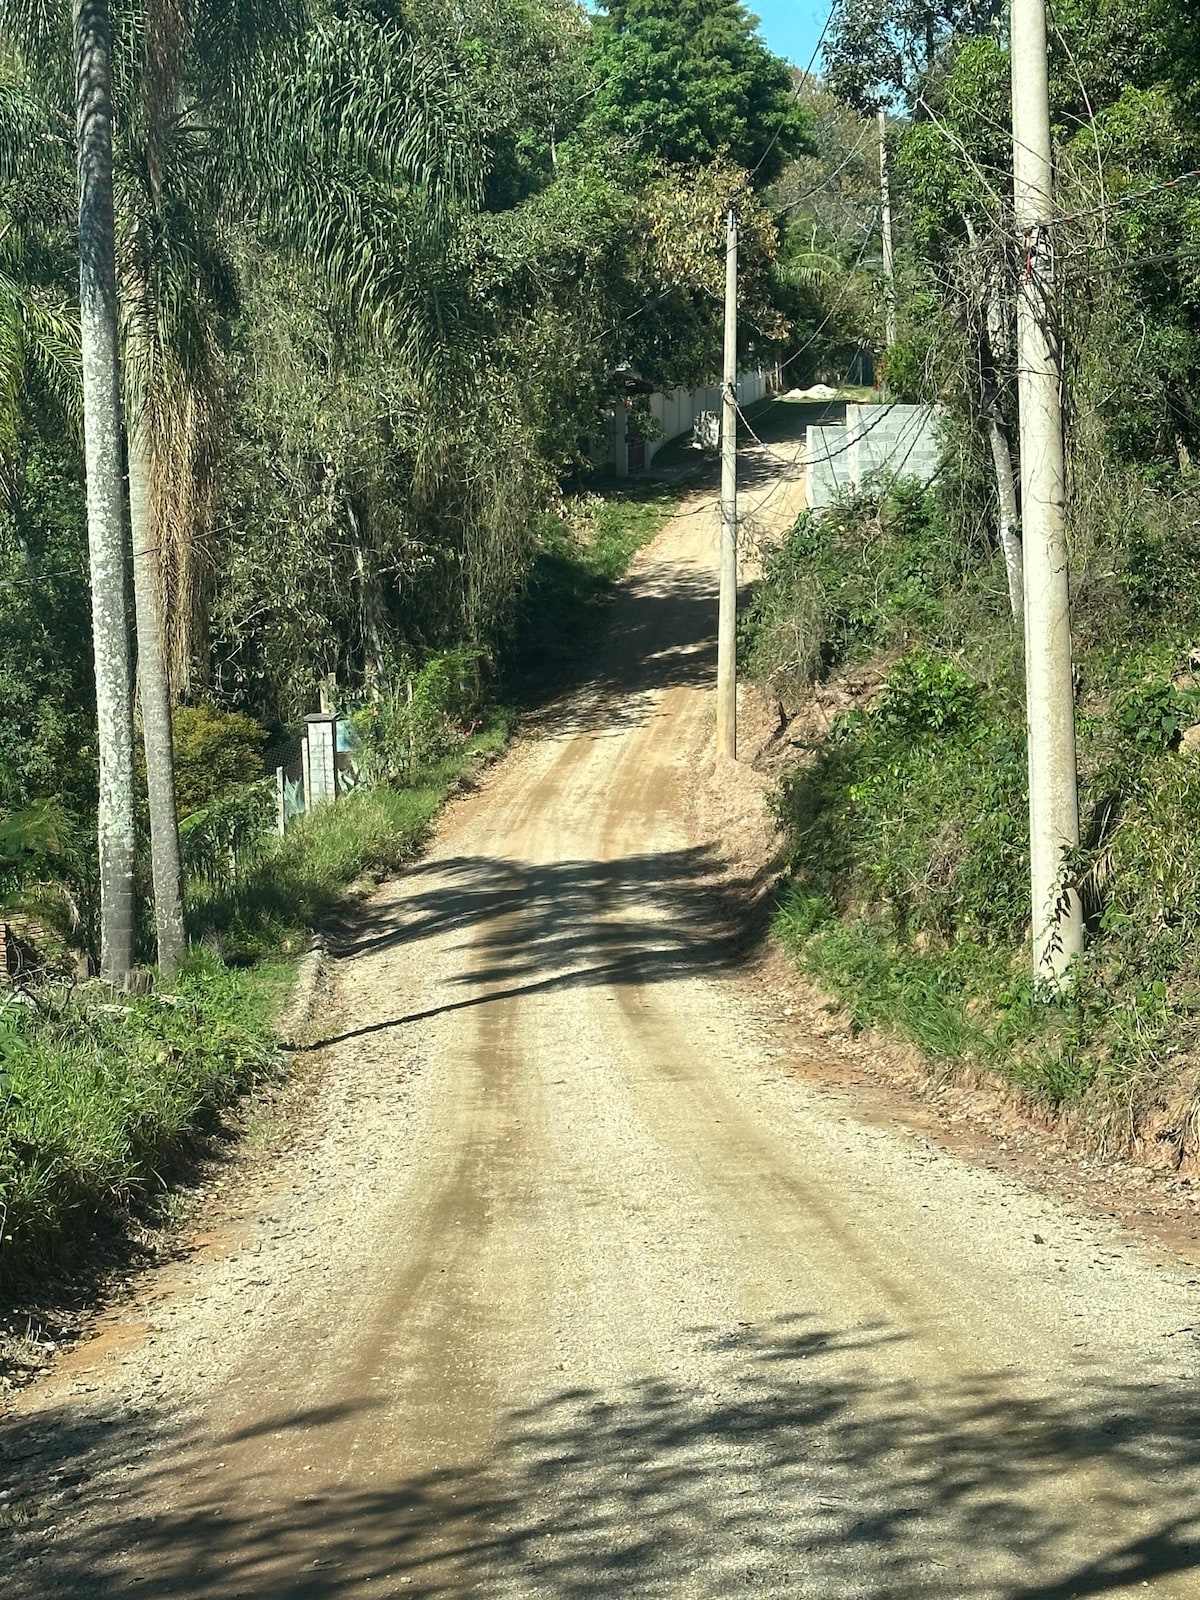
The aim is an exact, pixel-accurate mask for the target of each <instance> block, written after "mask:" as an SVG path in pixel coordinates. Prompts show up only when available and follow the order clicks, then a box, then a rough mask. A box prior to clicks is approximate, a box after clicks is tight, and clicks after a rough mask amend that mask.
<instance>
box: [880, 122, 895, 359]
mask: <svg viewBox="0 0 1200 1600" xmlns="http://www.w3.org/2000/svg"><path fill="white" fill-rule="evenodd" d="M877 116H878V122H879V203H880V208H881V211H882V216H883V303H884V315H885V317H886V318H887V322H886V331H887V344H888V349H889V350H890V349H891V348H892V346H893V345H894V344H895V343H896V338H897V333H896V257H895V254H894V252H893V249H892V181H891V175H890V173H889V172H888V148H887V112H886V111H885V110H884V109H883V107H882V106H880V108H879V111H878V113H877Z"/></svg>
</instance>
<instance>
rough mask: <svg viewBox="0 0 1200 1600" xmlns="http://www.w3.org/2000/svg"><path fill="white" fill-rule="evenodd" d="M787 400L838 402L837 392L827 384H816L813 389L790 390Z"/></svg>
mask: <svg viewBox="0 0 1200 1600" xmlns="http://www.w3.org/2000/svg"><path fill="white" fill-rule="evenodd" d="M783 398H784V399H785V400H836V399H837V390H836V389H831V388H830V387H829V385H828V384H827V383H814V384H813V386H812V388H811V389H789V390H788V392H787V394H785V395H784V397H783Z"/></svg>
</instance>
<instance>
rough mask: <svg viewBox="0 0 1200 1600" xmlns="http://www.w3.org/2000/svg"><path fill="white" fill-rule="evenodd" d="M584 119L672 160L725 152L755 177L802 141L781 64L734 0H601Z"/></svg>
mask: <svg viewBox="0 0 1200 1600" xmlns="http://www.w3.org/2000/svg"><path fill="white" fill-rule="evenodd" d="M593 71H594V73H595V76H596V81H597V88H596V91H595V98H594V106H593V110H592V112H591V115H590V117H589V119H588V127H589V129H594V130H596V131H598V132H603V133H607V134H610V135H612V136H614V137H615V138H616V139H618V140H620V141H621V142H622V143H623V144H625V145H626V146H627V147H630V146H631V147H633V148H635V149H639V150H641V151H642V153H643V154H645V155H650V156H657V157H660V158H661V159H663V160H665V161H667V162H670V163H672V164H680V165H684V164H687V163H692V162H702V163H704V162H711V161H714V160H715V159H716V158H717V156H718V155H720V154H722V153H725V154H727V155H729V156H730V157H731V158H732V160H733V161H735V162H736V163H737V164H738V165H739V166H742V167H745V168H747V169H748V170H749V171H751V172H752V173H754V174H755V178H756V181H758V182H759V183H760V184H766V183H770V182H771V181H772V179H774V178H776V177H777V176H778V175H779V173H780V172H782V170H783V168H784V166H785V164H786V162H787V160H788V158H789V157H790V156H792V155H796V154H798V153H799V152H800V151H801V150H803V149H805V148H806V147H807V145H808V142H809V123H808V119H807V117H806V116H805V114H804V113H803V112H802V111H801V110H800V109H799V107H798V106H797V104H796V101H795V98H794V97H793V95H792V92H791V79H790V75H789V72H788V68H787V64H786V62H784V61H781V60H780V59H779V58H778V57H777V56H773V55H771V53H770V52H769V51H768V50H767V48H766V46H765V45H764V44H763V42H762V40H761V39H760V38H759V37H758V35H757V32H756V29H755V21H754V19H753V18H752V17H751V16H750V15H749V13H748V12H747V11H746V10H745V9H744V7H743V6H742V5H741V4H740V3H739V0H605V4H604V11H603V15H602V16H601V18H600V20H599V21H598V22H597V24H596V27H595V46H594V53H593Z"/></svg>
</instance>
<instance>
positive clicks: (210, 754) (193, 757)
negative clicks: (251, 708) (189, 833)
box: [171, 704, 266, 817]
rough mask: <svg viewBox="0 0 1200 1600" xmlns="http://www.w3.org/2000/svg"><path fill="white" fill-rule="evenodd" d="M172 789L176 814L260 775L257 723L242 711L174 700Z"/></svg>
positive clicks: (260, 746)
mask: <svg viewBox="0 0 1200 1600" xmlns="http://www.w3.org/2000/svg"><path fill="white" fill-rule="evenodd" d="M171 720H172V725H173V728H174V733H175V795H176V800H177V802H178V805H179V814H180V816H181V817H186V816H189V815H190V814H191V813H192V812H194V811H199V810H201V809H203V808H205V807H208V806H211V805H212V803H213V802H214V801H215V800H216V799H217V798H218V797H219V796H223V795H224V794H225V793H226V791H227V790H229V789H232V788H235V787H237V786H239V785H245V784H249V783H253V782H254V781H255V780H256V779H258V778H261V777H262V775H263V762H262V755H263V746H264V745H265V743H266V733H265V731H264V729H263V727H262V725H261V724H260V723H258V722H256V721H255V720H254V718H253V717H251V716H248V715H247V714H246V713H245V712H244V711H222V710H220V709H219V708H218V707H216V706H212V705H204V704H201V705H197V706H176V707H175V710H174V712H173V713H172V718H171Z"/></svg>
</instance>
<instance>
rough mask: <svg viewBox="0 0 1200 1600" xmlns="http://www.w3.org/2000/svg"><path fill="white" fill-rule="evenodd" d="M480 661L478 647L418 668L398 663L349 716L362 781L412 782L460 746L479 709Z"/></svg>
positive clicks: (445, 654)
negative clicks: (381, 685) (371, 696)
mask: <svg viewBox="0 0 1200 1600" xmlns="http://www.w3.org/2000/svg"><path fill="white" fill-rule="evenodd" d="M482 660H483V658H482V656H481V654H480V652H479V651H478V650H466V649H460V650H449V651H444V652H443V653H442V654H440V655H436V656H432V657H431V658H430V659H429V660H428V661H426V662H425V664H424V665H423V666H421V667H416V666H414V665H413V663H412V662H411V661H401V662H399V663H397V665H396V667H395V668H394V669H393V671H392V672H391V673H390V674H389V676H388V683H387V686H386V687H385V688H384V689H383V690H382V692H381V693H380V694H379V695H378V697H377V698H375V699H373V700H371V701H370V702H368V704H366V705H364V706H363V707H362V709H361V710H359V711H358V712H356V713H355V716H354V719H353V726H354V730H355V733H356V734H357V736H358V747H357V751H356V754H357V756H358V760H359V767H360V771H361V773H362V775H363V777H364V779H365V780H366V781H368V782H372V783H380V782H402V783H413V782H416V781H417V780H418V779H419V777H420V774H421V773H422V772H423V771H424V770H426V769H427V768H428V767H430V766H431V765H432V764H433V763H435V762H437V761H440V760H442V759H443V758H444V757H446V756H448V755H451V754H452V753H453V752H454V751H456V750H458V749H460V748H461V747H462V745H463V743H464V742H465V741H466V740H467V738H469V736H470V733H471V731H472V720H473V717H474V714H475V713H476V712H477V711H478V710H479V708H480V701H481V681H480V668H481V665H482Z"/></svg>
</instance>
